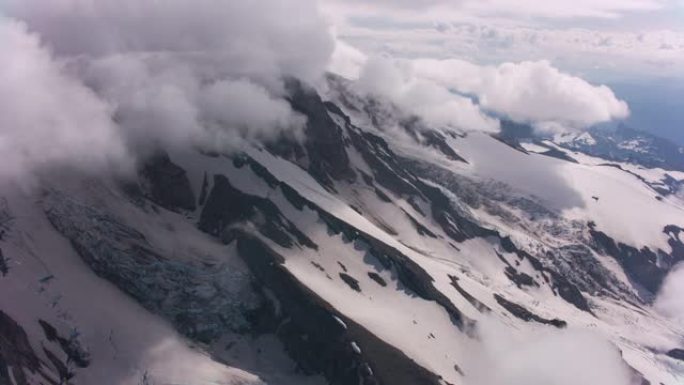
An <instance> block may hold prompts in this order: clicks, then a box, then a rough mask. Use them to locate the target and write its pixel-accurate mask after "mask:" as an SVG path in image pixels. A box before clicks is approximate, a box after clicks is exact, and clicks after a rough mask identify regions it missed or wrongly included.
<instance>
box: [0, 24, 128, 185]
mask: <svg viewBox="0 0 684 385" xmlns="http://www.w3.org/2000/svg"><path fill="white" fill-rule="evenodd" d="M0 47H2V48H0V50H1V51H2V57H3V65H2V66H0V100H2V103H0V153H1V154H2V157H3V161H2V162H1V164H0V179H4V178H7V177H11V178H16V177H20V176H21V175H23V174H25V173H28V172H30V171H31V170H33V169H34V168H37V167H44V166H52V165H54V164H59V163H64V162H68V163H70V164H73V165H76V166H78V167H81V168H84V169H91V168H101V167H108V166H109V165H110V162H111V163H118V162H124V161H125V159H126V158H127V156H126V152H127V151H126V148H125V146H124V144H123V142H122V141H121V138H120V137H119V135H118V134H119V133H118V129H117V127H116V125H115V124H114V122H113V121H112V120H111V113H112V110H111V108H110V106H109V105H108V104H107V103H105V102H103V101H102V100H100V99H99V98H98V97H97V96H96V95H95V94H94V93H93V92H92V91H91V90H90V89H88V88H87V87H85V86H84V85H83V84H82V83H81V82H80V81H79V80H78V79H75V78H73V77H71V76H69V75H68V74H67V73H66V72H65V71H64V70H63V68H62V66H61V64H60V63H59V62H57V61H55V59H54V58H53V57H52V56H51V55H50V53H49V52H48V51H47V50H46V49H45V48H43V47H42V46H41V45H40V41H39V39H38V36H36V35H35V34H30V33H29V32H27V29H26V26H25V25H24V24H22V23H20V22H17V21H13V20H9V19H4V18H1V17H0Z"/></svg>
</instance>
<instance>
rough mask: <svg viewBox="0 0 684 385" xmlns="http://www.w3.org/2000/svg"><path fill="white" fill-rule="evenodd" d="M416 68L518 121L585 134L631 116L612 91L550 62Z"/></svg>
mask: <svg viewBox="0 0 684 385" xmlns="http://www.w3.org/2000/svg"><path fill="white" fill-rule="evenodd" d="M414 66H415V68H416V72H417V73H419V74H420V75H421V76H424V77H426V78H428V79H432V80H435V81H438V82H443V83H444V84H446V85H447V86H449V87H453V88H455V89H457V90H459V91H460V92H464V93H472V94H475V95H477V97H478V98H479V101H480V104H481V105H482V107H484V108H485V109H488V110H491V111H494V112H496V113H499V114H503V115H506V116H508V117H509V118H511V119H513V120H516V121H521V122H531V123H549V122H553V123H558V124H562V125H564V126H567V127H574V128H578V129H581V128H585V127H588V126H590V125H593V124H596V123H601V122H607V121H610V120H614V119H623V118H626V117H627V116H628V115H629V108H628V106H627V103H625V102H624V101H621V100H619V99H618V98H617V97H616V96H615V94H614V93H613V91H611V90H610V88H608V87H606V86H602V85H600V86H595V85H592V84H590V83H588V82H586V81H585V80H583V79H581V78H578V77H575V76H571V75H568V74H565V73H563V72H561V71H559V70H558V69H556V68H555V67H553V66H552V65H551V64H550V63H549V62H548V61H538V62H521V63H504V64H501V65H499V66H476V65H474V64H472V63H468V62H464V61H460V60H432V59H427V60H417V61H415V62H414Z"/></svg>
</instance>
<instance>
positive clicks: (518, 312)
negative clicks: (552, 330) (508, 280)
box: [494, 294, 567, 328]
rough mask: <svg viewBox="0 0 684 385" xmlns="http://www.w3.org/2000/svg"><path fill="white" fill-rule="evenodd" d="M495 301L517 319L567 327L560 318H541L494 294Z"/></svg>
mask: <svg viewBox="0 0 684 385" xmlns="http://www.w3.org/2000/svg"><path fill="white" fill-rule="evenodd" d="M494 299H496V302H497V303H498V304H499V305H501V307H503V308H504V309H506V310H507V311H508V312H509V313H511V314H513V315H514V316H516V317H517V318H520V319H521V320H523V321H526V322H530V321H534V322H539V323H541V324H544V325H552V326H555V327H557V328H564V327H566V326H567V322H565V321H563V320H559V319H558V318H554V319H551V320H550V319H546V318H543V317H540V316H538V315H536V314H534V313H532V312H531V311H529V310H527V309H525V308H524V307H523V306H521V305H519V304H517V303H514V302H511V301H509V300H507V299H506V298H504V297H502V296H500V295H498V294H494Z"/></svg>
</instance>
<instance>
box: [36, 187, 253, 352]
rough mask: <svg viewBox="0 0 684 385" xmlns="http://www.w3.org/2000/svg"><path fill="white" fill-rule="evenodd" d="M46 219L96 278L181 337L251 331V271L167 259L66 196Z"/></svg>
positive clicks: (55, 201)
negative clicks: (167, 322)
mask: <svg viewBox="0 0 684 385" xmlns="http://www.w3.org/2000/svg"><path fill="white" fill-rule="evenodd" d="M46 214H47V217H48V219H49V220H50V222H51V223H52V225H53V226H54V227H55V229H57V231H59V232H60V233H61V234H63V235H64V236H65V237H66V238H67V239H69V240H70V241H71V244H72V245H73V247H74V249H75V250H76V251H77V252H78V253H79V255H80V256H81V258H82V259H83V261H84V262H86V263H87V264H88V265H89V266H90V268H91V269H92V270H93V271H94V272H95V273H96V274H97V275H99V276H100V277H102V278H105V279H107V280H108V281H110V282H112V283H113V284H115V285H116V286H117V287H119V289H121V290H122V291H124V292H126V293H127V294H129V295H130V296H131V297H133V298H135V299H136V300H137V301H138V302H140V303H141V304H142V305H143V306H144V307H146V308H147V309H149V310H151V311H152V312H154V313H158V314H162V315H164V316H165V317H166V318H167V319H169V320H170V321H171V322H173V324H174V325H175V326H176V328H177V329H178V330H179V331H180V332H181V333H183V334H185V335H187V336H189V337H191V338H195V339H197V340H200V341H205V342H208V341H211V340H213V339H215V338H217V337H218V336H219V335H221V334H222V333H224V332H225V331H228V330H245V329H247V328H249V322H248V320H247V319H246V316H247V314H249V313H250V312H252V311H254V310H256V309H257V308H258V307H259V299H258V297H256V296H255V294H254V293H253V292H252V290H251V288H250V284H249V280H250V277H249V274H247V273H246V272H241V271H236V270H234V269H231V268H230V267H228V266H224V265H221V264H213V265H206V264H203V263H200V262H199V261H183V260H177V259H170V258H166V257H164V256H163V255H159V254H158V253H157V252H155V251H154V249H153V248H152V246H151V245H150V244H149V243H148V241H147V239H146V238H145V236H144V235H143V234H141V233H140V232H138V231H137V230H135V229H133V228H131V227H129V226H127V225H125V224H123V223H121V222H120V221H118V220H117V219H116V218H114V217H111V216H109V215H107V214H106V213H102V212H98V211H96V210H95V209H93V208H91V207H87V206H82V205H80V204H78V203H77V202H74V201H72V200H70V199H69V198H68V197H66V196H63V195H61V194H57V193H54V194H51V195H50V196H49V198H48V204H47V208H46Z"/></svg>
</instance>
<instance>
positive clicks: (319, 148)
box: [287, 80, 356, 185]
mask: <svg viewBox="0 0 684 385" xmlns="http://www.w3.org/2000/svg"><path fill="white" fill-rule="evenodd" d="M287 88H288V91H289V93H290V104H291V105H292V108H293V109H294V110H295V111H297V112H299V113H301V114H303V115H304V116H306V118H307V123H306V129H305V133H306V143H305V147H306V150H307V154H308V156H309V172H310V173H311V175H313V176H314V177H315V178H316V179H318V180H319V181H322V182H324V183H325V184H327V185H329V184H330V181H329V178H332V179H338V180H339V179H348V180H353V179H354V178H355V176H356V175H355V173H354V171H353V170H352V169H351V168H350V166H349V156H348V155H347V152H346V150H345V147H346V143H345V141H344V137H343V136H342V131H341V130H340V127H339V126H338V125H337V124H336V123H335V121H333V119H332V118H331V117H330V115H328V110H327V109H326V107H325V104H324V103H323V100H321V97H320V96H319V95H318V94H317V93H316V91H314V90H312V89H308V88H307V87H306V86H305V85H303V84H302V83H301V82H299V81H295V80H291V81H289V82H288V84H287Z"/></svg>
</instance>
